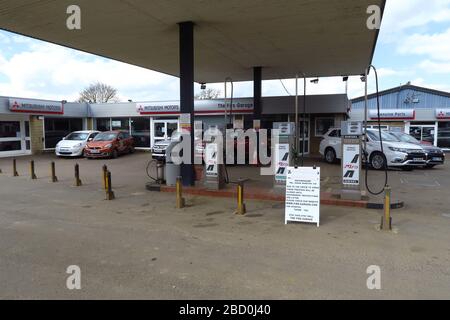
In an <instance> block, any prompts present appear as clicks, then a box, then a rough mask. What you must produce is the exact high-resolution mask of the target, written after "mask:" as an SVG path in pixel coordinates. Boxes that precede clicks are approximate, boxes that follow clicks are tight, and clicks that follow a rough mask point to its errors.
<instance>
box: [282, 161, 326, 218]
mask: <svg viewBox="0 0 450 320" xmlns="http://www.w3.org/2000/svg"><path fill="white" fill-rule="evenodd" d="M285 207H286V211H285V223H286V224H287V223H288V222H289V221H293V222H306V223H315V224H317V226H319V223H320V168H315V169H314V168H307V167H302V168H297V169H296V168H294V167H288V168H287V176H286V203H285Z"/></svg>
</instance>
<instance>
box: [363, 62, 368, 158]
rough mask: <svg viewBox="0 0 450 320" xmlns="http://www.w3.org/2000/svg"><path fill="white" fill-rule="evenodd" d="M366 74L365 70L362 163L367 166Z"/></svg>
mask: <svg viewBox="0 0 450 320" xmlns="http://www.w3.org/2000/svg"><path fill="white" fill-rule="evenodd" d="M367 73H368V69H366V71H365V74H364V79H365V85H364V97H365V99H364V135H363V137H364V142H363V145H364V150H363V154H364V162H365V164H366V165H367V162H368V160H369V159H367V154H366V150H367V112H368V111H367V109H368V103H369V101H368V97H367V90H368V88H367Z"/></svg>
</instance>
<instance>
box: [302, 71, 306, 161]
mask: <svg viewBox="0 0 450 320" xmlns="http://www.w3.org/2000/svg"><path fill="white" fill-rule="evenodd" d="M302 129H303V130H302V167H303V166H304V165H305V142H306V141H305V138H306V137H305V131H306V75H305V74H304V73H303V128H302Z"/></svg>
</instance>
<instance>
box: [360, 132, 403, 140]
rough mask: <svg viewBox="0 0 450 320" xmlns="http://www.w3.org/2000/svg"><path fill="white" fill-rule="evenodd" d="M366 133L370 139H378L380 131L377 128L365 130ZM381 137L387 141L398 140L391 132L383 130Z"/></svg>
mask: <svg viewBox="0 0 450 320" xmlns="http://www.w3.org/2000/svg"><path fill="white" fill-rule="evenodd" d="M367 135H368V136H369V138H370V139H371V140H372V141H380V133H379V132H378V130H376V131H375V130H370V131H369V130H367ZM381 139H382V140H383V141H389V142H399V141H400V140H399V139H398V138H396V137H394V136H393V135H392V134H389V133H386V132H384V131H381Z"/></svg>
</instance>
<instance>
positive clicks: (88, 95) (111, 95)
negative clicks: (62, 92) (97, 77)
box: [78, 82, 119, 103]
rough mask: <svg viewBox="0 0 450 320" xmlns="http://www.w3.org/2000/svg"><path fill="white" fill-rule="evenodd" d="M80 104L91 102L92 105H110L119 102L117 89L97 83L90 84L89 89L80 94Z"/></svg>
mask: <svg viewBox="0 0 450 320" xmlns="http://www.w3.org/2000/svg"><path fill="white" fill-rule="evenodd" d="M78 102H90V103H108V102H119V97H118V95H117V89H115V88H113V87H111V86H110V85H107V84H104V83H101V82H96V83H92V84H90V85H89V86H88V87H87V88H85V89H84V90H83V91H81V92H80V97H79V98H78Z"/></svg>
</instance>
